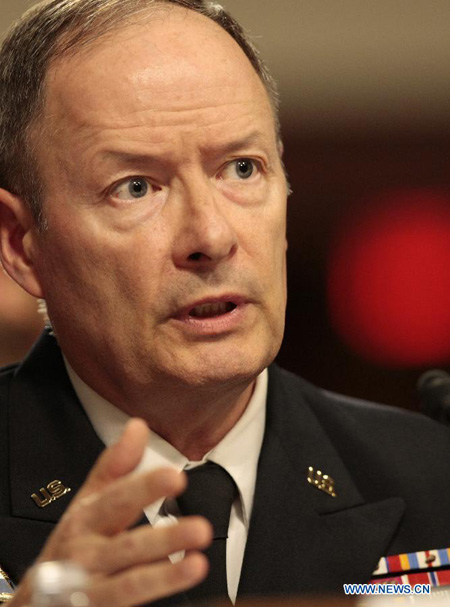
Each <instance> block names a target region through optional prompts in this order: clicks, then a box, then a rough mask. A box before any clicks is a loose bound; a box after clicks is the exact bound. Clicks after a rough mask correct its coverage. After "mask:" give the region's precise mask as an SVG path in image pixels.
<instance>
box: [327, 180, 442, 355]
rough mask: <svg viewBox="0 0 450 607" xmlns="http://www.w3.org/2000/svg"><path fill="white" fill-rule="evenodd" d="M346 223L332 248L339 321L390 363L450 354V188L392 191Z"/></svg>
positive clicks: (364, 349)
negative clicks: (444, 190) (449, 193)
mask: <svg viewBox="0 0 450 607" xmlns="http://www.w3.org/2000/svg"><path fill="white" fill-rule="evenodd" d="M367 203H368V204H366V205H365V208H364V209H362V210H361V211H358V213H357V214H356V215H354V216H353V217H351V218H350V217H348V218H347V221H346V222H344V223H343V224H342V225H341V228H340V230H339V232H338V235H337V238H336V240H335V242H334V244H333V246H332V247H331V249H330V257H329V273H328V304H329V313H330V319H331V322H332V325H333V327H334V328H335V330H336V331H337V333H338V334H339V335H340V336H341V338H342V339H343V340H344V341H345V342H346V343H347V344H348V345H349V346H350V347H351V348H352V349H353V350H355V351H356V352H357V353H358V354H360V355H361V356H363V357H365V358H367V359H369V360H372V361H374V362H377V363H380V364H384V365H394V366H415V365H428V364H437V363H441V364H442V363H447V362H449V360H450V196H446V195H444V194H442V193H439V192H436V191H428V190H417V191H416V190H410V191H397V192H391V193H389V194H388V195H383V196H382V197H380V198H378V199H372V200H370V201H367Z"/></svg>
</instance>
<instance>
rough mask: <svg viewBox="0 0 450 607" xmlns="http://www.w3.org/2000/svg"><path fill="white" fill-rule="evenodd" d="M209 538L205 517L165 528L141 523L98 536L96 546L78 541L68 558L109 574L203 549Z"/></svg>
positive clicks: (94, 570) (89, 541)
mask: <svg viewBox="0 0 450 607" xmlns="http://www.w3.org/2000/svg"><path fill="white" fill-rule="evenodd" d="M212 537H213V533H212V526H211V525H210V523H209V522H208V521H207V520H206V519H203V518H201V517H186V518H183V519H180V522H179V523H175V524H174V525H170V526H168V527H160V528H156V529H155V528H152V527H150V525H143V526H141V527H139V528H137V529H133V530H131V531H129V532H126V533H121V534H119V535H117V536H116V537H114V538H112V539H110V540H108V539H102V543H101V545H97V546H95V542H92V541H91V540H88V541H87V542H82V543H80V545H79V546H78V547H77V548H76V551H75V556H72V558H75V560H76V561H77V562H79V563H80V564H81V565H83V566H84V567H85V568H86V569H88V570H89V571H92V572H95V573H103V574H107V575H110V574H113V573H117V572H119V571H123V570H125V569H128V568H130V567H135V566H137V565H143V564H148V563H155V562H157V561H161V560H162V559H165V558H168V556H169V555H170V554H173V553H175V552H179V551H190V550H203V549H204V548H207V546H209V545H210V543H211V541H212ZM83 544H84V545H83Z"/></svg>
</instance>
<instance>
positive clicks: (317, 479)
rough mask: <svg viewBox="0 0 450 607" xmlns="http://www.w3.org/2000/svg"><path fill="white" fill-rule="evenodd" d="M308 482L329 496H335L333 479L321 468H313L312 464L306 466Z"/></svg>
mask: <svg viewBox="0 0 450 607" xmlns="http://www.w3.org/2000/svg"><path fill="white" fill-rule="evenodd" d="M308 483H309V484H310V485H313V486H314V487H317V489H320V491H323V492H324V493H327V494H328V495H330V496H331V497H337V493H336V491H335V489H334V479H332V478H331V476H328V474H324V473H323V472H322V471H321V470H315V469H314V468H313V467H312V466H309V468H308Z"/></svg>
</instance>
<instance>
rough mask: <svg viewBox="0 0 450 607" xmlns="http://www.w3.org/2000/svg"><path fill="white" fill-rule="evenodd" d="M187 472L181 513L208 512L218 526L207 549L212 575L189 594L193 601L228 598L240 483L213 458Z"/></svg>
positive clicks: (213, 522) (207, 514)
mask: <svg viewBox="0 0 450 607" xmlns="http://www.w3.org/2000/svg"><path fill="white" fill-rule="evenodd" d="M186 473H187V475H188V487H187V489H186V491H185V492H184V493H183V494H182V495H180V497H178V498H177V503H178V507H179V508H180V512H181V514H183V515H192V514H196V515H201V516H204V517H205V518H207V519H208V520H209V521H210V523H211V524H212V526H213V528H214V540H213V542H212V544H211V546H209V547H208V548H207V549H206V550H205V551H204V552H205V554H206V556H207V557H208V559H209V565H210V568H209V574H208V577H207V578H206V580H205V581H204V582H202V583H201V584H199V585H198V586H196V587H195V588H192V589H191V590H190V591H189V592H188V595H189V598H190V599H191V600H193V601H196V600H200V601H201V600H205V599H208V598H209V599H210V598H212V597H221V598H222V599H223V597H226V598H228V589H227V571H226V548H227V537H228V524H229V522H230V513H231V506H232V505H233V502H234V500H235V499H236V496H237V487H236V484H235V482H234V480H233V479H232V478H231V476H230V475H229V474H228V472H227V471H226V470H224V469H223V468H222V467H221V466H218V465H217V464H214V463H213V462H207V463H206V464H203V465H202V466H198V467H197V468H192V469H191V470H186ZM230 604H231V603H230Z"/></svg>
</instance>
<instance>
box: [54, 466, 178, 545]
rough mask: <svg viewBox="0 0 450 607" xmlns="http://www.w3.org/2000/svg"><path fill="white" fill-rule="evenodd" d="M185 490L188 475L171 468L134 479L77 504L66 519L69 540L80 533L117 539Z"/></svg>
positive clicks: (123, 480) (122, 482)
mask: <svg viewBox="0 0 450 607" xmlns="http://www.w3.org/2000/svg"><path fill="white" fill-rule="evenodd" d="M185 487H186V475H185V474H184V473H179V472H177V471H176V470H173V469H172V468H161V469H159V470H155V471H153V472H147V473H144V474H139V475H131V476H127V477H125V478H122V479H119V480H117V481H116V482H115V483H114V484H112V485H110V486H109V487H106V488H105V489H104V490H103V491H101V492H99V493H94V494H91V495H89V496H87V497H85V498H82V499H80V500H78V501H77V503H76V504H74V506H73V508H72V509H71V510H70V512H68V513H67V514H66V516H65V517H64V523H65V525H66V526H67V527H66V530H65V531H66V536H67V534H69V535H70V536H72V537H76V536H77V534H79V533H99V534H102V535H108V536H111V535H114V534H116V533H119V532H121V531H123V530H124V529H127V528H128V527H130V526H131V525H133V524H134V523H135V522H137V521H138V520H139V519H140V518H141V517H142V513H143V512H142V511H143V509H144V508H145V507H146V506H148V505H149V504H152V503H153V502H155V501H157V500H159V499H161V498H166V497H174V496H176V495H178V494H179V493H181V492H182V491H183V490H184V488H185Z"/></svg>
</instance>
